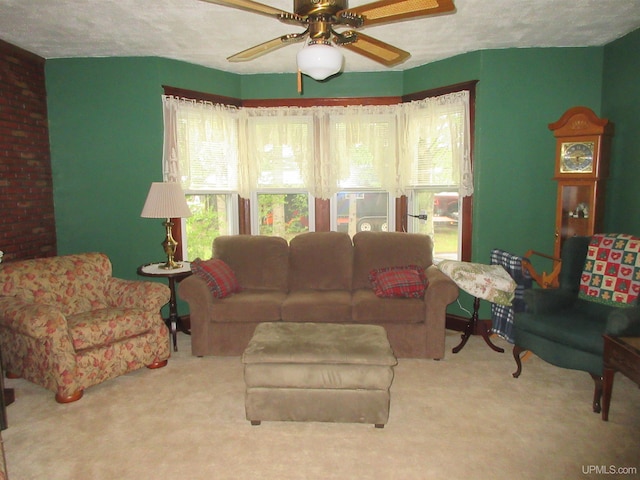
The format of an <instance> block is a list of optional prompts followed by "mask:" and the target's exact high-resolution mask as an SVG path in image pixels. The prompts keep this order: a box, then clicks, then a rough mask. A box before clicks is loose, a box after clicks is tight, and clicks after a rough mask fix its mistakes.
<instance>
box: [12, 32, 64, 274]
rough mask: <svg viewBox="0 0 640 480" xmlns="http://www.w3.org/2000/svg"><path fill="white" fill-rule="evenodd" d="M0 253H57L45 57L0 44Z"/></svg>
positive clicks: (18, 256)
mask: <svg viewBox="0 0 640 480" xmlns="http://www.w3.org/2000/svg"><path fill="white" fill-rule="evenodd" d="M0 250H2V251H3V252H4V259H3V262H4V261H11V260H19V259H25V258H37V257H50V256H53V255H56V230H55V218H54V210H53V184H52V178H51V156H50V150H49V128H48V123H47V93H46V88H45V77H44V59H43V58H40V57H38V56H37V55H34V54H32V53H30V52H27V51H25V50H22V49H20V48H18V47H16V46H14V45H11V44H8V43H6V42H3V41H2V40H0Z"/></svg>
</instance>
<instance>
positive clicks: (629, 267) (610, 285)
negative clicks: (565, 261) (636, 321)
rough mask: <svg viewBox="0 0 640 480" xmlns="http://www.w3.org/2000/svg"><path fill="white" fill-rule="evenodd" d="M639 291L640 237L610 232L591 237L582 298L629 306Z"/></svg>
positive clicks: (583, 279) (581, 285) (581, 290)
mask: <svg viewBox="0 0 640 480" xmlns="http://www.w3.org/2000/svg"><path fill="white" fill-rule="evenodd" d="M639 294H640V238H638V237H634V236H632V235H626V234H619V233H608V234H604V233H603V234H596V235H593V237H592V238H591V243H590V244H589V250H588V252H587V258H586V260H585V264H584V269H583V272H582V277H581V279H580V293H579V297H580V298H583V299H585V300H590V301H593V302H598V303H602V304H605V305H612V306H616V307H622V306H630V305H633V304H635V303H636V302H637V299H638V295H639Z"/></svg>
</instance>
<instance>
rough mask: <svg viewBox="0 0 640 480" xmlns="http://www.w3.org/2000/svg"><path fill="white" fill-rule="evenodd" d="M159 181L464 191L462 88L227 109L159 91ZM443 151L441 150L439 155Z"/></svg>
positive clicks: (465, 100) (322, 194)
mask: <svg viewBox="0 0 640 480" xmlns="http://www.w3.org/2000/svg"><path fill="white" fill-rule="evenodd" d="M163 113H164V125H165V135H164V152H163V172H164V177H165V180H167V181H179V182H180V183H181V184H182V186H183V188H184V189H185V190H186V191H193V190H196V191H197V190H200V189H210V190H211V189H213V190H228V191H237V192H238V193H239V195H240V196H242V197H244V198H250V197H251V193H252V192H254V191H256V190H257V189H261V188H268V187H273V188H282V187H288V188H293V187H295V188H304V189H306V190H308V191H309V192H310V193H311V194H312V195H313V196H314V197H316V198H323V199H327V198H331V197H332V196H333V195H334V194H335V193H337V192H338V191H340V190H343V189H346V188H350V187H353V188H356V187H357V188H371V189H381V190H384V191H387V192H389V193H390V194H392V195H394V196H399V195H403V194H406V193H407V191H408V189H410V188H414V187H416V186H419V185H433V184H446V185H459V188H460V194H461V195H462V196H468V195H471V194H472V193H473V174H472V170H471V158H470V146H469V138H470V132H469V92H468V91H460V92H456V93H453V94H448V95H442V96H439V97H434V98H427V99H425V100H420V101H416V102H411V103H406V104H400V105H393V106H348V107H309V108H306V107H305V108H300V107H276V108H235V107H229V106H224V105H214V104H211V103H207V102H196V101H190V100H185V99H178V98H175V97H171V96H163ZM447 155H448V157H447V158H446V159H445V156H447Z"/></svg>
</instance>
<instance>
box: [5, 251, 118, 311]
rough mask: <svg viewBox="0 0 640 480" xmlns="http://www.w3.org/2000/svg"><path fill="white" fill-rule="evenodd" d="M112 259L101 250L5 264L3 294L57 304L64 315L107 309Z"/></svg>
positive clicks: (28, 300)
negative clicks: (106, 291) (107, 291)
mask: <svg viewBox="0 0 640 480" xmlns="http://www.w3.org/2000/svg"><path fill="white" fill-rule="evenodd" d="M110 277H111V262H110V261H109V258H108V257H107V256H106V255H104V254H102V253H83V254H78V255H63V256H58V257H47V258H37V259H32V260H23V261H18V262H11V263H6V264H3V265H2V267H1V269H0V295H3V296H13V297H17V298H19V299H20V300H23V301H25V302H34V303H42V304H47V305H54V306H56V307H57V308H58V309H59V310H60V311H61V312H62V313H63V314H64V315H67V316H68V315H75V314H78V313H84V312H88V311H91V310H96V309H100V308H105V307H106V306H107V300H106V298H105V286H106V284H107V281H108V280H109V278H110Z"/></svg>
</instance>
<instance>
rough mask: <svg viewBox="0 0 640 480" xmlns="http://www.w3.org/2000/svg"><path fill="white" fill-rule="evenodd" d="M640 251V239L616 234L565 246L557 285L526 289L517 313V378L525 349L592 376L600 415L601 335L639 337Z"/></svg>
mask: <svg viewBox="0 0 640 480" xmlns="http://www.w3.org/2000/svg"><path fill="white" fill-rule="evenodd" d="M603 242H604V243H603ZM605 244H606V245H605ZM609 247H611V248H609ZM617 247H620V248H618V250H616V248H617ZM623 247H624V248H623ZM639 248H640V239H638V238H635V237H631V236H629V235H617V234H607V235H605V234H602V235H594V236H593V237H573V238H570V239H568V240H567V241H566V242H565V244H564V246H563V249H562V268H561V270H560V275H559V287H558V288H553V289H531V290H527V291H525V303H526V310H525V311H524V312H521V313H516V314H515V317H514V347H513V356H514V358H515V360H516V363H517V367H518V368H517V370H516V372H514V374H513V376H514V377H516V378H517V377H518V376H519V375H520V373H521V371H522V362H521V359H520V355H521V354H522V352H524V351H526V350H528V351H531V352H533V353H534V354H536V355H537V356H538V357H540V358H542V359H543V360H545V361H547V362H549V363H551V364H553V365H556V366H558V367H563V368H569V369H573V370H582V371H585V372H588V373H589V374H590V375H591V377H592V378H593V380H594V382H595V391H594V395H593V411H594V412H596V413H598V412H600V398H601V396H602V369H603V365H602V356H603V344H604V342H603V338H602V336H603V335H605V334H607V335H612V336H639V335H640V306H639V305H638V289H640V253H639V252H638V249H639ZM634 249H635V251H634Z"/></svg>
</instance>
